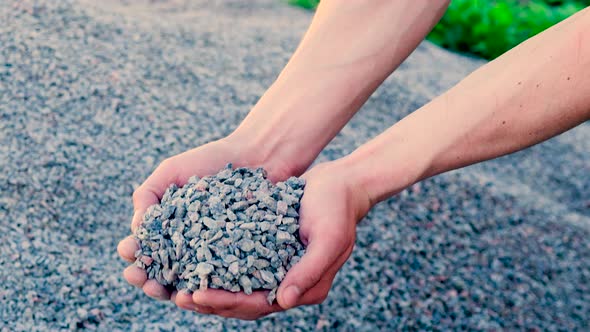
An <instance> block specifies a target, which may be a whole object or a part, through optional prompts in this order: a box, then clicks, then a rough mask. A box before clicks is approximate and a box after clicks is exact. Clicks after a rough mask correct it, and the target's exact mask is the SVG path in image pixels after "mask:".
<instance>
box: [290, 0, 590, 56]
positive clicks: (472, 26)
mask: <svg viewBox="0 0 590 332" xmlns="http://www.w3.org/2000/svg"><path fill="white" fill-rule="evenodd" d="M288 1H289V2H290V3H291V4H294V5H297V6H301V7H304V8H310V9H311V8H315V7H316V6H317V4H318V3H319V0H288ZM588 5H590V0H452V1H451V4H450V5H449V8H448V9H447V12H446V13H445V15H444V16H443V18H442V19H441V21H440V22H439V23H438V24H437V25H436V26H435V27H434V29H433V30H432V32H431V33H430V34H429V35H428V37H427V38H428V39H429V40H430V41H432V42H434V43H436V44H438V45H441V46H442V47H445V48H448V49H451V50H455V51H458V52H464V53H471V54H475V55H478V56H481V57H484V58H487V59H493V58H495V57H497V56H499V55H501V54H502V53H504V52H506V51H508V50H509V49H511V48H513V47H514V46H516V45H518V44H520V43H521V42H523V41H524V40H526V39H528V38H530V37H532V36H534V35H536V34H538V33H539V32H541V31H543V30H545V29H547V28H549V27H550V26H552V25H554V24H556V23H558V22H560V21H562V20H563V19H565V18H567V17H569V16H570V15H572V14H574V13H575V12H577V11H579V10H581V9H583V8H584V7H586V6H588Z"/></svg>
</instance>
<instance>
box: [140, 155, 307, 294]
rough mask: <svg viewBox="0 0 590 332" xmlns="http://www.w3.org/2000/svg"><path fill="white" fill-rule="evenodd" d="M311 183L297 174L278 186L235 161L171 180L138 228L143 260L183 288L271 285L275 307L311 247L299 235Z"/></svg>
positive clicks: (156, 275) (161, 278)
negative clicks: (205, 172) (301, 207)
mask: <svg viewBox="0 0 590 332" xmlns="http://www.w3.org/2000/svg"><path fill="white" fill-rule="evenodd" d="M304 186H305V181H304V180H303V179H300V178H297V177H291V178H289V179H288V180H287V181H285V182H278V183H277V184H276V185H274V184H273V183H272V182H270V181H269V180H267V179H266V172H265V171H264V169H262V168H257V169H249V168H245V167H241V168H237V169H235V170H234V169H232V165H231V164H228V165H227V166H226V167H225V168H224V169H222V170H221V171H219V173H217V174H214V175H211V176H205V177H203V178H199V177H198V176H193V177H191V178H190V179H189V180H188V183H186V184H185V185H184V186H182V187H181V188H178V187H177V186H176V185H175V184H172V185H171V186H170V187H168V189H167V190H166V192H165V193H164V195H163V196H162V199H161V202H160V204H155V205H152V206H150V207H149V208H148V209H147V211H146V213H145V215H144V219H143V222H142V224H141V225H140V227H138V229H137V230H136V232H135V237H136V238H137V239H138V242H139V244H140V249H139V250H137V252H136V253H135V257H136V259H137V260H136V265H137V266H139V267H140V268H143V269H146V271H147V274H148V278H149V279H156V280H157V281H158V282H159V283H160V284H162V285H164V286H173V287H175V288H176V289H178V290H188V291H190V292H193V291H195V290H197V289H207V288H208V287H211V288H222V289H226V290H229V291H231V292H239V291H244V292H245V293H246V294H252V290H260V289H267V290H270V293H269V294H268V297H267V299H268V302H269V304H272V302H273V301H274V300H275V298H276V292H277V289H278V287H279V283H280V282H281V281H282V280H283V279H284V278H285V275H286V273H287V271H288V270H289V269H290V268H291V266H293V265H294V264H296V263H297V262H298V261H299V259H300V258H301V256H302V255H303V253H304V252H305V250H304V248H303V245H302V244H301V241H300V240H299V232H298V230H299V214H298V209H299V202H300V200H301V196H302V195H303V188H304Z"/></svg>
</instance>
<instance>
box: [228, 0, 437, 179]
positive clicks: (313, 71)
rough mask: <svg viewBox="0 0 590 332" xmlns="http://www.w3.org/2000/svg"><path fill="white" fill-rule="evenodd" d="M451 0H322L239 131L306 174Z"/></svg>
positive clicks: (261, 151)
mask: <svg viewBox="0 0 590 332" xmlns="http://www.w3.org/2000/svg"><path fill="white" fill-rule="evenodd" d="M447 2H448V1H430V0H420V1H416V0H404V1H390V0H389V1H375V0H367V1H333V0H324V1H322V2H321V4H320V6H319V8H318V10H317V12H316V15H315V17H314V19H313V22H312V24H311V26H310V28H309V30H308V31H307V33H306V34H305V36H304V38H303V40H302V42H301V44H300V45H299V47H298V48H297V50H296V52H295V53H294V55H293V57H292V58H291V60H290V61H289V63H288V64H287V66H286V67H285V68H284V70H283V71H282V72H281V74H280V75H279V77H278V78H277V80H276V82H275V83H274V84H273V85H272V86H271V87H270V88H269V89H268V91H267V92H266V93H265V95H264V96H263V97H262V98H261V99H260V101H259V102H258V103H257V104H256V105H255V107H254V108H253V110H252V111H251V112H250V114H249V115H248V116H247V117H246V119H245V120H244V121H243V123H242V124H241V125H240V126H239V128H238V129H237V130H236V133H235V135H236V136H239V137H240V139H243V140H247V141H249V142H250V143H251V144H252V145H253V146H256V147H257V149H258V153H259V154H260V155H261V156H263V158H264V157H266V158H273V159H281V160H288V161H290V162H291V164H293V165H294V166H293V167H294V169H293V173H301V172H303V171H304V170H305V169H306V168H307V167H308V166H309V164H310V163H311V162H312V161H313V160H314V159H315V158H316V156H317V154H318V153H319V152H320V151H321V150H322V149H323V148H324V147H325V145H326V144H327V143H329V142H330V140H332V138H333V137H334V136H335V135H336V134H337V133H338V132H339V131H340V129H341V128H342V127H343V126H344V125H345V124H346V123H347V122H348V121H349V120H350V118H351V117H352V116H353V115H354V114H355V113H356V111H357V110H358V109H359V108H360V107H361V106H362V105H363V104H364V102H365V101H366V100H367V98H368V97H369V96H370V95H371V93H373V91H374V90H375V89H376V88H377V87H378V86H379V85H380V84H381V82H382V81H383V80H384V79H385V78H386V77H387V76H388V75H389V74H390V73H391V72H392V71H393V70H394V69H395V68H396V67H397V66H398V65H399V64H400V63H401V62H402V61H403V60H404V59H405V58H406V57H407V56H408V55H409V54H410V53H411V52H412V51H413V50H414V49H415V47H416V46H417V45H418V44H419V42H420V41H421V40H422V39H423V38H424V36H425V35H426V34H427V33H428V31H430V29H431V28H432V26H433V25H434V24H435V23H436V22H437V21H438V20H439V19H440V16H442V14H443V12H444V9H445V8H446V5H447Z"/></svg>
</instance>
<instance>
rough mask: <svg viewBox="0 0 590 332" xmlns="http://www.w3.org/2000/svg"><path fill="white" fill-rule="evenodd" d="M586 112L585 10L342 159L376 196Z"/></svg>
mask: <svg viewBox="0 0 590 332" xmlns="http://www.w3.org/2000/svg"><path fill="white" fill-rule="evenodd" d="M589 118H590V11H589V10H588V9H587V10H585V11H584V12H581V13H579V14H577V15H575V16H573V17H571V18H570V19H568V20H567V21H565V22H563V23H561V24H559V25H557V26H555V27H554V28H551V29H550V30H548V31H546V32H544V33H542V34H541V35H538V36H536V37H534V38H532V39H530V40H529V41H527V42H525V43H523V44H522V45H520V46H518V47H517V48H515V49H513V50H512V51H510V52H508V53H507V54H505V55H503V56H502V57H500V58H498V59H497V60H495V61H493V62H491V63H489V64H487V65H485V66H483V67H481V68H480V69H478V70H477V71H475V72H474V73H472V74H471V75H470V76H468V77H467V78H466V79H465V80H463V81H462V82H461V83H459V84H458V85H457V86H455V87H454V88H452V89H451V90H449V91H448V92H446V93H445V94H443V95H442V96H440V97H438V98H436V99H435V100H433V101H432V102H431V103H429V104H427V105H425V106H424V107H422V108H421V109H419V110H418V111H416V112H414V113H413V114H411V115H409V116H407V117H406V118H404V119H403V120H402V121H400V122H398V123H397V124H395V125H394V126H393V127H391V128H390V129H389V130H387V131H386V132H384V133H383V134H382V135H380V136H379V137H377V138H376V139H374V140H373V141H371V142H369V143H367V144H365V145H364V146H362V147H361V148H359V149H357V150H356V151H355V152H354V153H352V154H351V155H350V156H348V157H346V158H344V160H343V163H344V164H346V165H347V167H348V169H350V171H351V172H353V174H355V175H354V176H357V177H358V182H359V183H361V184H362V185H363V188H365V189H366V191H367V194H368V195H369V197H370V199H371V200H372V201H373V202H376V201H379V200H381V199H383V198H385V197H388V196H390V195H392V194H395V193H397V192H398V191H400V190H402V189H403V188H405V187H406V186H408V185H410V184H412V183H414V182H417V181H419V180H421V179H424V178H427V177H430V176H433V175H436V174H439V173H442V172H445V171H448V170H452V169H456V168H460V167H463V166H466V165H470V164H473V163H477V162H480V161H483V160H488V159H492V158H495V157H498V156H502V155H505V154H508V153H512V152H514V151H517V150H520V149H523V148H526V147H528V146H531V145H533V144H536V143H539V142H541V141H543V140H546V139H548V138H550V137H553V136H555V135H558V134H559V133H562V132H564V131H566V130H568V129H569V128H572V127H574V126H576V125H578V124H580V123H582V122H584V121H586V120H588V119H589Z"/></svg>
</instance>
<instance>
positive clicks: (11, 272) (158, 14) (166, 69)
mask: <svg viewBox="0 0 590 332" xmlns="http://www.w3.org/2000/svg"><path fill="white" fill-rule="evenodd" d="M311 17H312V13H310V12H308V11H303V10H299V9H297V8H293V7H290V6H287V5H285V4H284V3H283V2H282V1H278V0H251V1H242V0H223V1H210V0H191V1H187V0H158V1H152V0H103V1H92V0H76V1H74V0H20V1H16V0H14V1H13V0H9V1H0V22H1V23H2V24H0V234H1V235H0V238H1V239H2V240H1V241H0V280H1V281H0V331H2V332H5V331H6V332H8V331H10V332H12V331H27V332H29V331H64V330H77V329H88V330H97V331H185V330H199V331H200V330H202V331H275V330H287V331H288V330H300V331H309V330H320V331H322V330H323V331H326V330H336V331H398V330H410V331H416V330H469V331H478V330H487V331H490V330H492V331H493V330H509V331H512V330H515V331H522V330H525V331H526V330H530V331H558V330H567V331H588V330H590V329H589V320H588V317H590V241H588V239H589V238H590V231H589V230H590V180H589V178H588V174H590V123H585V124H582V125H581V126H579V127H578V128H576V129H573V130H571V131H569V132H567V133H565V134H563V135H560V136H558V137H555V138H553V139H551V140H549V141H547V142H545V143H543V144H539V145H537V146H534V147H531V148H529V149H527V150H526V151H522V152H519V153H516V154H513V155H510V156H505V157H502V158H498V159H496V160H493V161H489V162H486V163H483V164H480V165H475V166H471V167H468V168H465V169H461V170H458V171H456V172H453V173H449V174H443V175H440V176H437V177H435V178H433V179H429V180H427V181H423V182H421V183H420V184H417V185H415V186H413V187H412V188H409V189H408V190H405V191H404V192H402V193H400V194H399V195H397V196H396V197H393V198H391V199H388V200H386V201H384V202H383V203H381V204H378V205H377V206H376V207H375V208H374V209H373V210H372V211H371V212H370V213H369V215H368V216H367V217H366V218H365V219H364V220H363V221H362V222H361V223H359V225H358V227H357V241H356V245H355V248H354V251H353V252H352V255H351V257H350V259H349V260H348V261H347V262H346V264H344V266H343V267H342V269H341V271H340V272H339V273H338V275H337V276H336V278H335V280H334V284H333V286H332V289H331V291H330V294H329V296H328V298H327V299H326V301H325V302H324V303H322V304H321V305H316V306H305V307H298V308H294V309H291V310H288V311H286V312H284V313H277V314H273V315H270V316H269V317H266V318H264V319H261V320H257V321H252V322H251V321H239V320H236V319H226V318H223V317H216V316H207V315H199V314H196V313H194V312H189V311H185V310H180V309H178V308H176V307H175V306H174V305H173V304H171V303H169V302H163V303H160V302H157V301H153V300H151V299H149V298H148V297H146V295H145V294H144V292H143V291H142V290H141V289H137V288H135V287H133V286H130V285H129V284H128V283H127V282H126V281H125V279H124V278H123V276H122V273H121V272H122V271H123V270H124V269H125V268H126V267H127V266H128V263H127V262H125V261H123V260H122V259H121V258H120V257H119V256H118V254H117V252H116V247H117V244H118V242H119V241H120V240H121V239H123V238H125V237H126V236H128V234H129V224H130V222H131V218H132V214H133V211H132V208H131V207H132V199H131V196H132V193H133V191H134V189H135V188H137V186H139V185H140V184H141V183H142V182H143V181H144V180H145V179H146V177H147V176H149V175H150V174H151V173H152V172H153V170H154V169H155V168H156V166H157V165H158V163H159V162H161V161H162V160H164V159H165V158H167V157H170V156H172V155H175V154H178V153H182V152H184V151H186V150H189V149H192V148H194V147H195V146H199V145H201V144H204V143H207V142H209V141H212V140H215V139H218V138H221V137H224V136H226V135H227V134H229V133H231V132H232V130H233V129H234V128H235V127H236V126H238V124H239V123H240V121H241V120H242V119H243V118H244V117H245V116H246V114H247V113H248V111H249V110H250V108H251V106H252V105H253V104H254V103H256V101H257V100H258V98H259V97H260V95H262V94H263V93H264V92H265V90H266V88H267V87H268V86H269V84H271V83H272V82H273V80H274V79H275V78H276V75H277V74H278V73H279V72H280V70H281V69H282V68H283V66H284V65H285V63H286V62H287V61H288V59H289V57H290V56H291V54H292V53H293V51H294V50H295V48H296V47H297V44H298V42H299V39H300V38H301V36H302V34H303V33H304V31H305V29H306V28H307V26H308V24H309V22H310V20H311ZM483 63H484V62H483V61H481V60H477V59H472V58H467V57H464V56H460V55H457V54H453V53H450V52H447V51H445V50H443V49H440V48H438V47H436V46H434V45H432V44H431V43H428V42H424V43H422V44H421V45H420V46H419V47H418V49H417V50H416V51H415V52H414V53H413V54H412V55H411V56H410V57H409V58H408V59H407V60H406V61H405V62H404V63H403V64H402V65H401V66H400V68H399V69H398V70H396V71H395V73H394V74H393V75H392V76H390V77H389V78H388V79H387V80H386V81H385V82H384V84H383V85H382V87H380V88H379V89H378V90H377V91H376V93H375V94H374V95H373V97H371V99H370V100H369V101H368V102H367V104H366V105H365V106H364V107H363V109H362V110H361V111H360V112H359V113H358V114H357V115H356V116H355V117H354V118H353V119H352V120H351V122H350V123H349V124H348V125H347V126H346V127H345V128H344V129H343V130H342V131H341V132H340V133H339V135H338V136H337V137H336V138H335V139H334V140H333V141H332V142H331V143H330V145H328V146H327V147H326V149H325V150H324V151H323V152H322V154H321V155H320V156H319V157H318V162H323V161H328V160H334V159H337V158H340V157H342V156H344V155H346V154H348V153H350V152H351V151H353V150H354V149H355V148H356V147H357V146H359V145H360V144H363V143H364V142H366V141H367V140H369V139H371V138H373V137H375V136H376V135H378V133H380V132H382V131H383V130H385V129H387V128H388V127H389V126H391V125H392V124H394V123H395V122H396V121H399V120H400V119H401V118H403V117H404V116H406V115H407V114H409V113H411V112H413V111H415V110H416V109H417V108H419V107H420V106H421V105H423V104H424V103H426V102H427V101H428V100H430V99H431V98H433V97H435V96H436V95H438V94H440V93H441V92H443V91H444V90H446V89H448V88H449V87H451V86H452V85H453V84H454V83H456V82H458V81H459V80H460V79H461V78H463V77H465V75H467V74H468V73H469V72H471V71H473V70H475V69H476V68H477V67H478V66H480V65H482V64H483ZM474 111H477V110H474ZM229 161H231V160H228V162H229Z"/></svg>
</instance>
